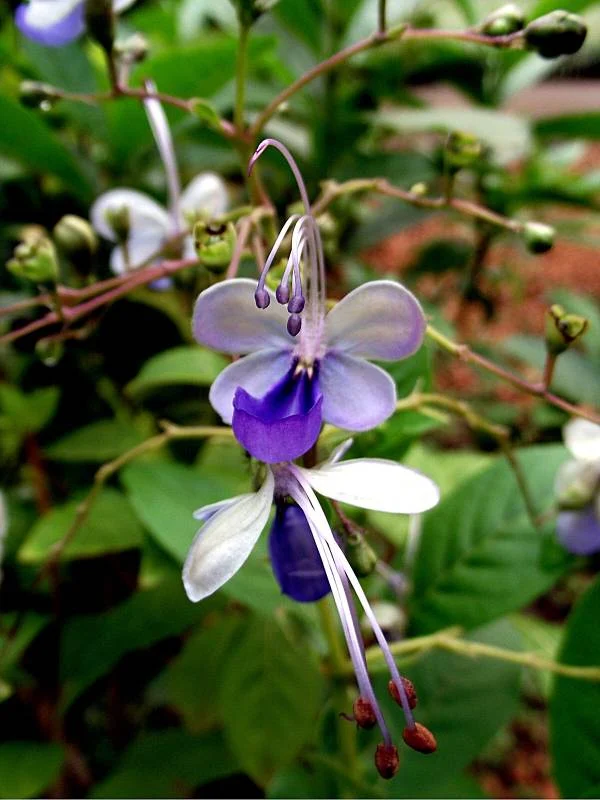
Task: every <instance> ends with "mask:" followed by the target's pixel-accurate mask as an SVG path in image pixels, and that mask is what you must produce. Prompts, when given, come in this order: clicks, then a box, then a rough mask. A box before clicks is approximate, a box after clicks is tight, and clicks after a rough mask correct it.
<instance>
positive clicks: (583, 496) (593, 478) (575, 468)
mask: <svg viewBox="0 0 600 800" xmlns="http://www.w3.org/2000/svg"><path fill="white" fill-rule="evenodd" d="M599 481H600V474H599V471H598V465H597V464H594V463H591V462H586V461H575V460H574V461H566V462H565V463H564V464H563V465H562V466H561V467H560V469H559V471H558V474H557V476H556V502H557V504H558V507H559V508H560V509H561V511H578V510H580V509H582V508H585V507H586V506H587V505H589V503H591V502H592V500H593V499H594V497H595V496H596V495H597V494H598V489H599V488H600V484H599Z"/></svg>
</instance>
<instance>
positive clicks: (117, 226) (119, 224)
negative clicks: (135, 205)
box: [105, 206, 131, 244]
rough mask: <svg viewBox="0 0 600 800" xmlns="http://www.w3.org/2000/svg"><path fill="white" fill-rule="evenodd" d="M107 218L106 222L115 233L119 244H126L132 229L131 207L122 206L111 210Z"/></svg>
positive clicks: (108, 211)
mask: <svg viewBox="0 0 600 800" xmlns="http://www.w3.org/2000/svg"><path fill="white" fill-rule="evenodd" d="M105 217H106V222H107V223H108V224H109V225H110V227H111V228H112V229H113V233H114V234H115V236H116V237H117V241H118V242H119V244H125V242H126V241H127V239H129V231H130V228H131V216H130V214H129V207H128V206H120V207H119V208H109V209H108V210H107V212H106V215H105Z"/></svg>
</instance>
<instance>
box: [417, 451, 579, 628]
mask: <svg viewBox="0 0 600 800" xmlns="http://www.w3.org/2000/svg"><path fill="white" fill-rule="evenodd" d="M565 457H566V452H565V450H564V448H563V447H562V446H559V445H550V446H539V447H531V448H528V449H527V450H521V451H518V453H517V458H518V460H519V463H520V465H521V469H522V472H523V474H524V475H525V478H526V480H527V483H528V486H529V491H530V493H531V495H532V497H533V499H534V502H535V503H536V507H537V510H538V512H542V511H544V510H547V509H548V507H549V505H550V503H551V500H552V492H553V485H554V479H555V476H556V471H557V469H558V467H559V465H560V464H561V463H562V462H563V461H564V460H565ZM570 563H571V559H570V557H569V556H568V555H567V554H566V553H565V552H564V550H563V549H562V548H561V547H560V546H559V545H558V543H557V542H556V540H555V536H554V528H553V524H552V523H547V524H545V525H544V526H543V527H542V528H536V527H534V526H533V524H532V523H531V521H530V520H529V518H528V516H527V513H526V509H525V503H524V501H523V498H522V495H521V493H520V491H519V488H518V485H517V482H516V479H515V476H514V474H513V472H512V470H511V468H510V467H509V465H508V463H507V462H506V461H505V460H504V459H502V460H498V461H497V462H496V463H495V464H493V465H492V466H491V467H489V468H488V469H486V470H485V471H483V472H482V473H479V474H477V475H475V476H474V477H473V478H471V479H470V480H469V481H466V482H465V483H463V484H461V486H460V487H459V488H458V489H457V490H456V491H454V492H453V493H452V494H450V495H448V496H447V497H446V498H445V499H444V500H443V501H442V502H441V503H440V504H439V506H437V508H435V509H434V510H433V511H431V512H429V513H428V514H427V515H426V516H425V520H424V524H423V530H422V534H421V539H420V542H419V550H418V554H417V558H416V562H415V570H414V576H413V577H414V595H413V597H412V603H411V612H412V628H413V630H414V631H419V632H428V631H433V630H436V629H438V628H442V627H444V626H446V625H456V624H458V625H463V626H464V627H466V628H474V627H476V626H478V625H482V624H485V623H486V622H490V621H491V620H493V619H495V618H497V617H499V616H501V615H503V614H505V613H507V612H509V611H513V610H515V609H517V608H519V607H521V606H523V605H524V604H525V603H528V602H530V601H531V600H533V598H535V597H536V596H537V595H539V594H541V593H542V592H544V591H546V590H547V589H548V588H549V587H550V586H552V584H553V583H554V581H555V580H556V579H557V578H558V577H559V576H560V575H561V574H563V572H564V571H565V569H566V568H567V567H568V566H569V564H570Z"/></svg>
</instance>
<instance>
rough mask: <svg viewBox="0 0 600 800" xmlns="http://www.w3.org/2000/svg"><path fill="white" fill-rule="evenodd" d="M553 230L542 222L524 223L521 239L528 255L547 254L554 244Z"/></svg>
mask: <svg viewBox="0 0 600 800" xmlns="http://www.w3.org/2000/svg"><path fill="white" fill-rule="evenodd" d="M554 236H555V230H554V228H552V227H551V226H550V225H544V224H543V223H542V222H526V223H525V225H524V226H523V238H524V239H525V244H526V245H527V249H528V250H529V252H530V253H536V254H538V255H539V254H540V253H547V252H548V250H550V249H551V248H552V245H553V244H554Z"/></svg>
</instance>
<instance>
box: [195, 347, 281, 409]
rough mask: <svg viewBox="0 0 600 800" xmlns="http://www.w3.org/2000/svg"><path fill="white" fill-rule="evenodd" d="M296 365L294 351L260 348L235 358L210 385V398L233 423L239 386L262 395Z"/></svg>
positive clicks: (212, 403) (216, 407) (259, 395)
mask: <svg viewBox="0 0 600 800" xmlns="http://www.w3.org/2000/svg"><path fill="white" fill-rule="evenodd" d="M291 365H292V357H291V354H290V353H288V352H286V351H285V350H260V351H259V352H258V353H252V354H251V355H249V356H245V357H244V358H240V359H239V361H234V363H233V364H230V365H229V366H228V367H225V369H224V370H223V371H222V372H221V373H220V374H219V375H218V376H217V378H216V380H215V381H213V384H212V386H211V387H210V393H209V395H208V399H209V400H210V404H211V405H212V407H213V408H214V409H215V411H216V412H217V413H218V414H220V415H221V418H222V420H223V422H225V423H226V424H227V425H231V420H232V418H233V395H234V394H235V391H236V389H237V388H238V386H241V387H242V389H245V390H246V391H247V392H248V394H251V395H253V396H254V397H262V396H263V395H264V394H266V393H267V392H268V390H269V389H270V388H271V387H272V386H274V385H275V384H276V383H277V381H279V380H281V378H283V376H284V375H285V373H286V372H287V371H288V370H289V368H290V367H291Z"/></svg>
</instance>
